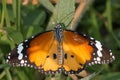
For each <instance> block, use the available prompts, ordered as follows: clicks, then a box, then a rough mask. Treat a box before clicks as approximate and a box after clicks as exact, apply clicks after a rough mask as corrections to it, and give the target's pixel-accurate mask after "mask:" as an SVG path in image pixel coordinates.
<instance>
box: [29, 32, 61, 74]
mask: <svg viewBox="0 0 120 80" xmlns="http://www.w3.org/2000/svg"><path fill="white" fill-rule="evenodd" d="M57 46H58V42H57V41H56V40H55V38H54V33H53V31H51V32H46V33H43V34H41V35H39V36H37V37H36V38H34V40H32V41H31V42H30V47H29V48H28V50H27V53H28V55H29V60H30V62H32V63H35V65H36V66H37V67H38V69H41V70H44V71H45V72H46V71H50V70H52V71H53V72H54V71H56V70H58V68H59V67H60V65H58V61H57V58H56V56H57V53H58V49H57Z"/></svg>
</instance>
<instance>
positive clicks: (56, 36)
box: [6, 23, 115, 74]
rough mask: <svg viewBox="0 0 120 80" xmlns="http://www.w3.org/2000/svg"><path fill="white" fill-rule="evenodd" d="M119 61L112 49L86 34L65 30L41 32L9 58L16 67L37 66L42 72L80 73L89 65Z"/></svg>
mask: <svg viewBox="0 0 120 80" xmlns="http://www.w3.org/2000/svg"><path fill="white" fill-rule="evenodd" d="M114 59H115V57H114V55H113V54H112V52H111V50H109V49H107V48H105V47H104V46H103V45H102V44H101V43H100V42H99V41H97V40H95V39H94V38H92V37H89V36H87V35H85V34H80V33H77V32H74V31H70V30H64V29H62V25H61V24H60V23H59V24H57V25H56V26H55V28H54V30H51V31H46V32H44V33H40V34H38V35H36V36H32V38H30V39H28V40H25V41H23V42H22V43H20V44H19V45H18V46H17V47H16V48H14V49H13V50H12V51H11V52H10V53H9V55H8V57H7V60H6V61H7V63H9V64H11V65H13V66H28V67H34V68H35V69H37V70H39V71H40V72H42V73H46V74H47V73H49V74H54V73H61V72H62V73H65V74H69V73H70V74H77V73H79V72H80V71H82V70H83V69H84V68H85V66H89V65H93V64H105V63H110V62H112V61H113V60H114Z"/></svg>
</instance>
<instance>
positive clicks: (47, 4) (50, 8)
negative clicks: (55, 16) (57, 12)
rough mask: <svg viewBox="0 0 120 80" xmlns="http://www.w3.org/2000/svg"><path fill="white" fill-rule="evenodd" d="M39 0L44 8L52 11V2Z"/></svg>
mask: <svg viewBox="0 0 120 80" xmlns="http://www.w3.org/2000/svg"><path fill="white" fill-rule="evenodd" d="M39 1H40V3H41V4H42V5H43V6H44V7H45V8H47V9H48V10H49V11H51V12H53V10H54V6H53V5H52V3H51V2H50V1H49V0H39Z"/></svg>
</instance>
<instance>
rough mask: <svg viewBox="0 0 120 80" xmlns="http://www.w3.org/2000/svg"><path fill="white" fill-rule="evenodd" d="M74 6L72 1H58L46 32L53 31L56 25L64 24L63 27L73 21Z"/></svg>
mask: <svg viewBox="0 0 120 80" xmlns="http://www.w3.org/2000/svg"><path fill="white" fill-rule="evenodd" d="M74 4H75V2H74V0H70V1H69V0H59V1H58V3H57V4H56V6H55V9H54V12H53V15H52V17H51V19H50V22H49V25H48V27H47V30H49V29H53V28H54V25H55V24H56V23H64V24H65V26H68V25H69V24H70V22H71V21H72V19H73V14H74V11H75V6H74Z"/></svg>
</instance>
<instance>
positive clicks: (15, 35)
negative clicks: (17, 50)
mask: <svg viewBox="0 0 120 80" xmlns="http://www.w3.org/2000/svg"><path fill="white" fill-rule="evenodd" d="M6 31H7V36H8V37H9V38H10V39H11V40H12V41H14V43H16V44H18V43H20V42H21V41H23V35H22V34H21V33H20V32H18V31H16V30H14V29H13V28H11V27H7V28H6Z"/></svg>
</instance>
